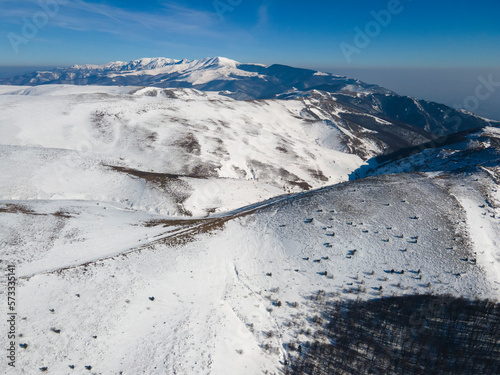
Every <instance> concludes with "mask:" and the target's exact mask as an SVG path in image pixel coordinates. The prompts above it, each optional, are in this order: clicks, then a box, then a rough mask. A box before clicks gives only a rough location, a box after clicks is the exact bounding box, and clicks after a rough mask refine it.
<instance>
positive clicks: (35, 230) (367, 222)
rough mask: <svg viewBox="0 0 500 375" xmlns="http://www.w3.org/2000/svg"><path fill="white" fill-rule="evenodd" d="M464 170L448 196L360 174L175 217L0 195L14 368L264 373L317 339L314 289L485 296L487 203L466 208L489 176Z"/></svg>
mask: <svg viewBox="0 0 500 375" xmlns="http://www.w3.org/2000/svg"><path fill="white" fill-rule="evenodd" d="M464 182H467V187H464V188H463V189H466V190H464V191H462V192H460V190H459V189H458V190H455V191H454V192H453V194H450V190H449V184H450V183H454V182H453V181H451V180H443V179H439V178H437V179H436V178H429V177H423V176H417V175H407V176H405V175H393V176H383V177H374V178H369V179H366V180H362V181H359V182H358V181H354V182H348V183H344V184H341V185H338V186H334V187H329V188H324V189H321V190H319V191H313V192H310V193H300V194H299V195H295V196H289V197H282V198H278V199H274V200H272V201H269V202H266V203H263V204H261V205H258V206H254V207H249V208H247V209H244V210H239V211H238V212H236V213H233V214H228V215H222V216H219V217H214V218H211V219H205V220H188V221H179V220H171V219H169V218H166V217H161V216H158V215H151V214H146V213H144V212H140V211H135V210H130V209H129V208H127V207H124V206H122V205H119V204H102V203H101V204H99V205H97V204H96V202H68V201H25V202H2V207H1V208H0V210H1V211H2V214H1V216H0V218H1V220H2V226H3V227H4V228H5V229H8V230H7V231H2V237H1V241H2V244H3V247H4V248H5V249H6V256H7V258H8V259H9V260H10V261H12V262H16V263H17V264H18V271H17V272H18V277H19V279H20V280H19V317H20V320H19V332H20V333H21V334H22V337H20V338H19V341H20V342H21V343H27V344H28V347H27V349H23V350H21V351H20V353H19V363H18V365H19V368H20V369H21V370H20V372H19V373H24V374H32V373H36V372H37V371H38V368H40V367H47V368H48V371H50V372H51V373H55V374H66V373H71V371H72V370H70V369H69V367H68V366H70V365H71V366H75V371H80V372H82V371H84V370H83V369H84V366H92V370H91V373H95V374H117V373H120V372H121V373H123V374H139V373H148V374H173V373H178V374H181V373H182V374H227V373H239V374H255V373H259V372H265V371H268V373H275V374H277V373H280V371H281V369H282V368H283V364H284V362H285V361H287V360H288V359H289V355H290V353H289V352H287V350H288V345H290V344H294V345H297V344H298V345H300V344H302V345H304V344H305V343H307V342H308V341H309V340H313V339H314V338H315V334H314V332H315V329H317V326H316V325H315V323H314V320H311V319H312V318H313V317H314V316H316V315H317V314H318V312H319V311H320V310H318V309H319V308H320V305H319V304H318V302H317V299H316V298H311V296H313V295H314V296H315V295H318V293H327V294H328V295H329V296H331V297H330V298H336V299H355V298H361V299H372V298H379V297H382V296H388V295H389V296H391V295H411V294H415V293H417V294H428V293H432V294H436V293H437V294H443V293H452V294H454V295H457V296H466V297H470V298H475V297H482V298H485V297H490V298H491V297H494V298H498V297H499V296H500V294H499V284H498V278H497V276H498V275H497V274H495V270H497V271H498V267H499V264H500V263H499V261H500V260H499V257H498V255H499V254H495V253H494V252H492V250H494V249H495V247H494V246H495V245H494V244H490V245H489V246H487V247H485V245H486V241H487V240H486V238H489V239H490V240H492V239H493V240H494V239H495V238H496V239H498V233H495V232H494V231H495V230H498V218H492V217H490V214H492V213H496V214H497V215H498V214H499V212H497V211H498V209H492V208H479V206H480V203H481V202H482V201H483V200H484V197H483V196H482V193H481V191H482V190H483V189H484V188H486V187H490V188H491V187H493V186H494V185H492V184H494V183H493V182H492V181H491V180H490V179H489V177H488V176H487V175H486V174H485V175H482V176H481V179H480V180H478V181H477V182H474V181H473V180H472V179H468V180H467V181H464ZM456 195H458V200H457V196H456ZM465 200H467V201H466V202H467V204H465V205H464V207H465V208H466V209H464V208H462V206H461V205H460V202H462V203H463V202H465ZM469 205H470V211H469ZM474 207H476V208H474ZM476 211H477V212H476ZM487 211H489V214H488V215H486V216H483V215H482V213H483V212H487ZM469 215H473V216H469ZM475 215H478V216H477V217H476V216H475ZM477 220H481V228H482V229H479V223H478V222H477ZM476 223H477V224H476ZM486 223H490V224H489V225H490V227H491V228H496V229H493V231H492V232H487V231H485V229H484V228H485V226H484V225H485V224H486ZM485 234H486V235H487V236H488V237H483V236H484V235H485ZM493 236H496V237H493ZM120 254H122V255H120ZM55 331H57V333H56V332H55Z"/></svg>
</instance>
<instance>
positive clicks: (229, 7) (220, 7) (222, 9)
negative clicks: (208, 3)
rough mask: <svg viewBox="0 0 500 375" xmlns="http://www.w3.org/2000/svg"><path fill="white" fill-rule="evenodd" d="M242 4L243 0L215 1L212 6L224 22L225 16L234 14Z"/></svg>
mask: <svg viewBox="0 0 500 375" xmlns="http://www.w3.org/2000/svg"><path fill="white" fill-rule="evenodd" d="M242 2H243V0H214V1H213V2H212V5H213V7H214V9H215V11H216V12H217V14H218V16H219V18H220V20H221V21H224V14H226V13H231V12H234V10H235V9H236V7H237V6H238V5H240V4H241V3H242Z"/></svg>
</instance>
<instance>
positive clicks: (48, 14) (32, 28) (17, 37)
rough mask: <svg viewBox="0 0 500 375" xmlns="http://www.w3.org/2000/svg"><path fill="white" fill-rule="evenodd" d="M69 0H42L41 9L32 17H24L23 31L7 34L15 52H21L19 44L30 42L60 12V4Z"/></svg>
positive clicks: (40, 2)
mask: <svg viewBox="0 0 500 375" xmlns="http://www.w3.org/2000/svg"><path fill="white" fill-rule="evenodd" d="M68 1H69V0H40V1H38V5H39V6H40V10H39V11H37V12H35V13H34V14H33V16H32V17H31V18H27V17H23V18H22V21H23V25H22V26H21V33H20V34H18V33H13V32H10V33H8V34H7V39H9V42H10V45H11V46H12V49H13V50H14V52H15V53H19V46H21V45H22V44H28V43H29V42H30V40H32V39H33V38H34V37H36V36H37V34H38V32H39V31H40V30H41V29H43V28H44V27H45V26H47V24H48V23H49V20H50V19H51V18H53V17H55V16H56V15H57V14H58V13H59V9H60V5H65V4H67V3H68Z"/></svg>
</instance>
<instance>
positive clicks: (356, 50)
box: [340, 0, 411, 63]
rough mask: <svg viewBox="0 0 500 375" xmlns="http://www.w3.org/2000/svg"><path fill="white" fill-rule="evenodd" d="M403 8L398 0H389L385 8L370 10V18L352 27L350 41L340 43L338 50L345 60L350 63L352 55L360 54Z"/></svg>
mask: <svg viewBox="0 0 500 375" xmlns="http://www.w3.org/2000/svg"><path fill="white" fill-rule="evenodd" d="M408 1H411V0H408ZM403 10H404V6H403V4H401V1H400V0H389V2H388V3H387V7H386V9H382V10H379V11H376V10H372V11H370V15H371V16H372V20H370V21H368V22H367V23H366V24H365V26H364V27H363V28H360V27H359V26H356V27H354V32H355V35H354V38H353V41H352V43H347V42H342V43H340V50H341V51H342V54H343V55H344V57H345V59H346V60H347V62H348V63H351V62H352V56H353V55H354V54H360V53H361V52H362V51H363V50H364V49H366V48H367V47H368V46H369V45H370V44H371V42H372V40H373V39H375V38H376V37H378V36H379V35H380V34H381V33H382V30H383V29H385V28H386V27H388V26H389V25H390V23H391V22H392V20H393V16H395V15H398V14H401V13H402V12H403Z"/></svg>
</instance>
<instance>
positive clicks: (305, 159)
mask: <svg viewBox="0 0 500 375" xmlns="http://www.w3.org/2000/svg"><path fill="white" fill-rule="evenodd" d="M0 103H1V109H0V114H1V116H0V129H1V135H0V143H1V146H0V153H1V155H2V157H1V158H0V165H1V166H2V170H3V171H4V173H3V174H2V175H1V176H0V187H1V190H0V197H1V198H2V199H7V200H9V199H21V200H25V199H88V200H101V201H115V202H121V203H124V204H127V205H129V207H133V208H140V209H148V210H153V211H154V212H158V213H163V214H168V215H178V214H180V215H195V216H203V215H205V214H206V213H207V212H216V211H225V210H228V209H234V208H237V207H240V206H244V205H246V204H250V203H252V202H256V201H259V200H263V199H267V198H270V197H272V196H276V195H279V194H282V193H286V192H290V191H301V190H307V189H310V188H316V187H320V186H326V185H329V184H334V183H338V182H341V181H345V180H347V179H348V175H349V174H350V173H352V172H353V171H354V170H356V169H357V168H358V167H360V166H361V164H362V163H363V159H366V158H369V157H372V156H376V155H379V154H381V153H384V152H385V150H388V149H389V150H390V149H394V148H396V149H398V147H402V146H403V145H405V144H410V145H411V144H416V143H418V141H421V142H423V141H426V140H428V139H429V138H428V137H426V136H423V135H422V134H420V133H419V132H418V131H416V130H415V129H413V130H411V129H410V130H408V129H407V128H402V127H400V126H399V125H398V124H392V123H390V122H387V121H385V120H382V119H381V118H378V117H376V116H374V115H367V116H363V121H358V123H356V121H355V120H345V119H344V118H343V116H347V115H348V114H349V113H351V111H350V109H349V108H348V107H344V106H342V105H337V104H335V101H334V100H332V99H331V98H330V99H329V100H326V99H325V100H323V99H321V100H320V99H318V98H317V97H316V96H312V97H307V98H298V99H295V100H262V101H243V102H242V101H235V100H234V99H231V98H228V97H226V96H221V95H218V94H217V93H210V92H200V91H196V90H192V89H169V90H163V89H158V88H134V87H95V86H59V85H56V86H50V85H47V86H37V87H12V86H0ZM374 124H378V128H377V127H374V126H375V125H374ZM401 129H403V130H401ZM388 132H391V133H393V134H394V135H393V139H392V140H390V141H388V140H387V134H388ZM402 134H406V135H408V134H411V135H412V136H411V137H412V138H413V141H408V140H403V136H402ZM398 137H399V138H398ZM398 139H399V141H398ZM398 145H399V146H398Z"/></svg>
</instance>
